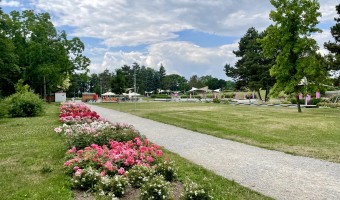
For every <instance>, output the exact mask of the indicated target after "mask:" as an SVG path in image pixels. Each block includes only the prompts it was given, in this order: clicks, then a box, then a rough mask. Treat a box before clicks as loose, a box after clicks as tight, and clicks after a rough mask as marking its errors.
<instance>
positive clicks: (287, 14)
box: [259, 0, 327, 112]
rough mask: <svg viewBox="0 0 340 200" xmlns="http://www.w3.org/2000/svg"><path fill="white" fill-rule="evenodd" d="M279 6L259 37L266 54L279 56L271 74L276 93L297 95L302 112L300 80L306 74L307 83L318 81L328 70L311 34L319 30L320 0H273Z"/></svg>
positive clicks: (315, 83) (313, 83) (272, 12)
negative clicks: (319, 55)
mask: <svg viewBox="0 0 340 200" xmlns="http://www.w3.org/2000/svg"><path fill="white" fill-rule="evenodd" d="M270 2H271V4H272V5H273V6H274V7H275V8H276V10H275V11H271V12H270V19H271V20H272V21H273V22H274V24H273V25H271V26H269V27H268V28H267V30H266V32H267V35H266V36H265V37H264V38H263V39H259V41H260V43H261V44H262V47H263V50H264V54H265V56H267V57H269V58H271V57H276V63H275V65H273V67H272V68H271V70H270V74H271V75H272V76H273V77H274V78H275V79H276V83H275V85H274V87H273V89H272V91H271V92H272V94H273V95H274V96H276V95H278V94H279V93H280V92H281V91H284V92H285V93H286V94H293V95H295V96H296V99H297V102H298V112H301V107H300V103H299V101H298V99H299V93H305V88H304V87H303V86H301V85H300V84H299V83H300V82H301V80H302V79H303V78H304V77H306V78H307V80H308V85H309V86H310V85H318V84H320V83H321V82H322V81H323V80H324V79H325V77H326V76H327V72H326V70H325V68H324V65H322V64H321V62H320V61H319V59H318V55H317V53H316V51H317V50H318V46H317V43H316V41H315V40H314V39H312V38H311V37H310V36H311V34H312V33H315V32H319V31H320V30H319V29H318V28H316V25H317V24H318V20H317V18H318V17H319V16H321V14H320V12H319V11H318V10H319V7H320V5H319V3H318V1H317V0H270Z"/></svg>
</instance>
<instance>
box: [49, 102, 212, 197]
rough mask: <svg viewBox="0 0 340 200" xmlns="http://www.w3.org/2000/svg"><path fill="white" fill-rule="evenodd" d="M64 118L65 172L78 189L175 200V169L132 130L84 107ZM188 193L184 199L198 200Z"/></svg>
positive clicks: (63, 113) (67, 109) (63, 110)
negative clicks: (134, 192) (134, 191)
mask: <svg viewBox="0 0 340 200" xmlns="http://www.w3.org/2000/svg"><path fill="white" fill-rule="evenodd" d="M59 117H60V121H61V122H64V124H63V125H62V126H59V127H57V128H55V132H56V133H59V134H61V135H64V136H65V138H66V143H67V145H68V146H69V147H70V149H69V150H68V151H67V153H66V159H67V160H66V162H65V163H64V166H65V168H66V171H67V173H68V174H69V175H70V176H71V177H72V184H73V187H74V188H75V189H81V190H86V191H88V190H90V191H93V192H97V195H100V196H109V197H110V198H111V197H112V198H114V197H122V196H124V194H126V190H127V188H128V187H133V188H141V197H140V198H142V199H150V198H151V199H171V198H172V195H171V184H170V182H173V181H176V178H177V173H176V171H177V169H176V167H175V164H174V163H173V162H172V161H169V160H168V159H164V158H162V156H163V153H162V150H161V149H160V147H159V146H157V145H155V144H151V143H150V142H149V141H148V139H146V138H145V137H143V136H141V135H140V133H139V132H138V131H137V130H135V129H134V128H133V127H132V126H130V125H127V124H112V123H110V122H108V121H105V120H103V119H101V118H100V116H99V115H98V114H97V113H95V112H93V111H91V110H90V109H89V108H88V107H87V106H86V105H84V104H73V103H72V104H62V106H61V107H60V116H59ZM199 190H200V191H201V190H202V188H199ZM203 190H204V189H203ZM186 191H187V190H184V192H183V194H182V197H189V196H190V198H187V199H192V197H193V196H192V195H189V194H186V193H187V192H186ZM190 192H194V193H195V191H192V190H190ZM207 194H208V193H207ZM207 197H208V198H207V199H211V196H209V195H208V196H207ZM184 199H185V198H184Z"/></svg>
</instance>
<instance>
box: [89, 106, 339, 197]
mask: <svg viewBox="0 0 340 200" xmlns="http://www.w3.org/2000/svg"><path fill="white" fill-rule="evenodd" d="M89 106H90V107H91V109H92V110H94V111H96V112H97V113H98V114H99V115H100V116H101V117H103V118H106V119H108V120H109V121H111V122H123V123H128V124H132V125H133V126H134V127H135V128H136V129H137V130H139V131H140V132H141V133H142V134H143V135H145V136H147V138H149V139H150V141H152V142H154V143H156V144H158V145H160V146H164V147H165V148H166V149H168V150H170V151H172V152H175V153H177V154H179V155H180V156H182V157H184V158H186V159H188V160H191V161H193V162H194V163H196V164H199V165H202V166H204V167H205V168H207V169H210V170H212V171H214V172H215V173H216V174H218V175H221V176H223V177H225V178H227V179H230V180H235V181H236V182H238V183H240V184H241V185H243V186H245V187H248V188H251V189H252V190H255V191H258V192H260V193H262V194H264V195H267V196H270V197H273V198H275V199H340V164H337V163H331V162H327V161H321V160H317V159H312V158H306V157H301V156H292V155H289V154H285V153H282V152H278V151H271V150H266V149H262V148H258V147H254V146H249V145H246V144H242V143H238V142H233V141H230V140H225V139H220V138H216V137H213V136H209V135H205V134H201V133H198V132H194V131H190V130H186V129H183V128H178V127H175V126H172V125H167V124H163V123H159V122H155V121H152V120H148V119H144V118H141V117H137V116H134V115H131V114H127V113H122V112H118V111H114V110H109V109H105V108H101V107H98V106H94V105H89Z"/></svg>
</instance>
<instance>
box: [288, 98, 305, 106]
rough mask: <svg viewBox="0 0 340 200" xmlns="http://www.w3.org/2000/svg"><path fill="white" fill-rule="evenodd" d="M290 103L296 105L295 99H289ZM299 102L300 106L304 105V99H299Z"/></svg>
mask: <svg viewBox="0 0 340 200" xmlns="http://www.w3.org/2000/svg"><path fill="white" fill-rule="evenodd" d="M290 102H291V103H292V104H297V101H296V98H291V99H290ZM299 102H300V104H301V105H302V104H305V99H300V100H299Z"/></svg>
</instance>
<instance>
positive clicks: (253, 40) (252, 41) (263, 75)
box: [224, 27, 275, 100]
mask: <svg viewBox="0 0 340 200" xmlns="http://www.w3.org/2000/svg"><path fill="white" fill-rule="evenodd" d="M264 35H265V33H264V32H263V33H259V32H258V31H257V30H256V29H255V28H253V27H251V28H249V29H248V30H247V33H246V34H245V35H244V36H243V37H242V38H241V40H240V42H239V49H238V50H236V51H233V53H234V54H235V55H236V56H237V57H239V58H240V59H239V60H238V61H237V62H236V64H235V66H234V67H232V66H230V65H229V64H226V65H225V66H224V71H225V73H226V75H227V76H229V77H231V78H233V79H234V80H235V81H236V85H238V86H239V89H240V87H248V88H250V89H251V90H255V91H257V93H258V95H259V98H260V99H262V97H261V95H260V89H265V90H266V97H265V100H267V94H268V93H269V89H270V88H271V87H272V86H273V85H274V83H275V79H274V78H272V77H270V74H269V69H270V68H271V66H272V65H273V63H274V60H275V59H274V58H275V57H271V58H266V57H265V56H264V55H263V49H262V47H261V44H260V43H259V42H258V39H260V38H263V37H264Z"/></svg>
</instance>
